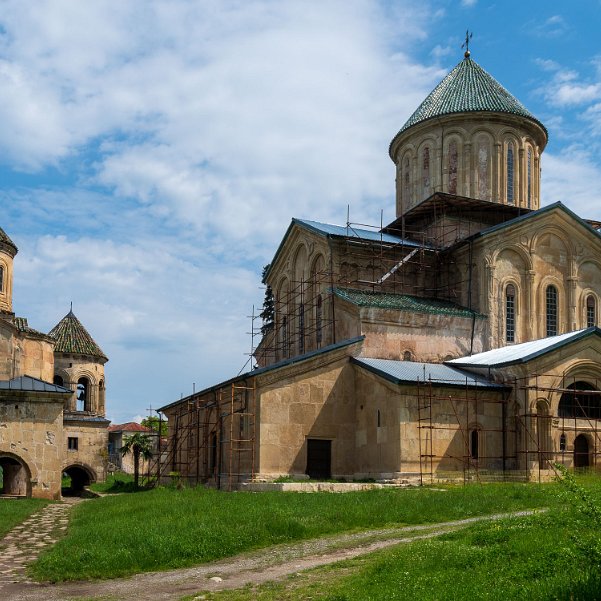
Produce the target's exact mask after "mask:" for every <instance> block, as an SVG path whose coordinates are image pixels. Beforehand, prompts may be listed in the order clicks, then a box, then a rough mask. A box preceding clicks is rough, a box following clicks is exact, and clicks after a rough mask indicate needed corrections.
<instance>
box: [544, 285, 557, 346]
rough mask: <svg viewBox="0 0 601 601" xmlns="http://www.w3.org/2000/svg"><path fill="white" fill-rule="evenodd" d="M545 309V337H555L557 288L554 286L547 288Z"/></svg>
mask: <svg viewBox="0 0 601 601" xmlns="http://www.w3.org/2000/svg"><path fill="white" fill-rule="evenodd" d="M545 308H546V311H545V317H546V326H547V329H546V331H547V336H557V288H555V286H547V291H546V307H545Z"/></svg>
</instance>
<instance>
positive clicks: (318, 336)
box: [315, 294, 323, 348]
mask: <svg viewBox="0 0 601 601" xmlns="http://www.w3.org/2000/svg"><path fill="white" fill-rule="evenodd" d="M322 314H323V301H322V300H321V294H319V295H318V296H317V303H316V305H315V340H316V342H317V347H318V348H319V346H320V345H321V340H322V332H321V320H322Z"/></svg>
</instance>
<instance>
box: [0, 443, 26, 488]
mask: <svg viewBox="0 0 601 601" xmlns="http://www.w3.org/2000/svg"><path fill="white" fill-rule="evenodd" d="M0 469H1V470H2V478H1V485H0V496H4V495H5V496H17V497H31V470H30V469H29V465H27V463H26V462H25V460H24V459H22V458H21V457H19V456H18V455H15V454H14V453H7V452H4V451H0Z"/></svg>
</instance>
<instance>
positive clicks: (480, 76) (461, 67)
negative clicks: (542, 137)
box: [393, 57, 547, 141]
mask: <svg viewBox="0 0 601 601" xmlns="http://www.w3.org/2000/svg"><path fill="white" fill-rule="evenodd" d="M482 111H483V112H489V113H509V114H511V115H518V116H520V117H525V118H526V119H530V120H531V121H534V122H535V123H536V124H537V125H539V126H540V127H542V128H543V130H544V131H545V134H546V133H547V130H546V128H545V126H544V125H543V124H542V123H541V122H540V121H539V120H538V119H537V118H536V117H535V116H534V115H533V114H532V113H530V111H528V110H527V109H526V107H525V106H524V105H523V104H522V103H521V102H520V101H519V100H517V98H515V97H514V96H512V95H511V94H510V93H509V92H508V91H507V90H506V89H505V88H504V87H503V86H502V85H501V84H500V83H499V82H498V81H497V80H496V79H495V78H494V77H492V75H490V74H489V73H487V72H486V71H485V70H484V69H483V68H482V67H481V66H480V65H479V64H478V63H477V62H476V61H474V60H472V59H471V58H469V57H466V58H465V59H463V60H462V61H461V62H460V63H459V64H458V65H457V66H456V67H455V68H454V69H453V70H452V71H451V72H450V73H449V74H448V75H447V76H446V77H445V78H444V79H443V80H442V81H441V82H440V83H439V84H438V85H437V86H436V87H435V88H434V90H432V92H430V94H429V95H428V97H427V98H426V99H425V100H424V101H423V102H422V103H421V104H420V105H419V107H418V108H417V110H416V111H415V112H414V113H413V115H411V117H409V119H408V120H407V122H406V123H405V125H403V127H402V128H401V130H400V131H399V133H398V134H397V136H398V135H399V134H400V133H402V132H404V131H405V130H406V129H408V128H409V127H411V126H413V125H416V124H417V123H421V122H422V121H426V120H428V119H434V118H436V117H440V116H442V115H451V114H453V113H472V112H482ZM395 138H396V136H395ZM393 141H394V140H393Z"/></svg>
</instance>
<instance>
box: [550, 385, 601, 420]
mask: <svg viewBox="0 0 601 601" xmlns="http://www.w3.org/2000/svg"><path fill="white" fill-rule="evenodd" d="M557 413H558V415H559V417H571V418H576V419H601V393H600V392H598V391H597V390H596V388H595V387H594V386H592V385H591V384H589V383H588V382H574V383H573V384H570V385H569V386H568V389H567V390H566V392H564V393H563V394H562V395H561V399H560V400H559V407H558V409H557Z"/></svg>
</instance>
